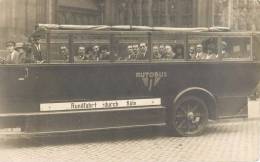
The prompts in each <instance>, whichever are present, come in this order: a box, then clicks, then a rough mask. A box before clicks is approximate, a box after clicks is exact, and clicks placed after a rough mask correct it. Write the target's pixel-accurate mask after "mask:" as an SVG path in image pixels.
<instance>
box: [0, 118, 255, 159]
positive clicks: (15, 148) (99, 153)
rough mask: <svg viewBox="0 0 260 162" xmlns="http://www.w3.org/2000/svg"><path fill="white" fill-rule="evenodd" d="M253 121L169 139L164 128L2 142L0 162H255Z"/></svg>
mask: <svg viewBox="0 0 260 162" xmlns="http://www.w3.org/2000/svg"><path fill="white" fill-rule="evenodd" d="M259 124H260V122H259V120H247V119H234V120H221V121H217V122H211V123H210V124H209V126H208V129H207V131H206V132H205V133H204V134H203V135H201V136H199V137H188V138H187V137H186V138H183V137H169V136H167V135H165V134H166V133H165V130H164V128H145V129H140V128H139V129H128V130H114V131H102V132H91V133H87V134H85V135H84V136H83V135H77V136H75V135H74V136H67V137H64V136H63V137H52V138H36V139H28V140H8V141H4V142H2V144H1V151H0V155H1V156H0V161H1V162H31V161H33V162H35V161H37V162H45V161H49V162H51V161H59V162H72V161H76V162H81V161H82V162H83V161H84V162H85V161H87V162H107V161H113V162H117V161H118V162H141V161H142V162H144V161H147V162H148V161H149V162H152V161H154V162H159V161H162V162H166V161H170V162H172V161H178V162H179V161H183V162H184V161H196V162H197V161H199V162H201V161H205V162H211V161H212V162H219V161H226V162H231V161H236V162H237V161H241V162H242V161H256V160H257V159H258V157H259V152H260V151H259V149H260V147H259V144H260V142H259V141H260V140H259V137H260V129H259Z"/></svg>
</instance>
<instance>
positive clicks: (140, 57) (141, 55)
mask: <svg viewBox="0 0 260 162" xmlns="http://www.w3.org/2000/svg"><path fill="white" fill-rule="evenodd" d="M139 47H140V50H139V54H138V55H137V59H138V60H143V59H145V57H146V52H147V46H146V44H145V43H140V46H139Z"/></svg>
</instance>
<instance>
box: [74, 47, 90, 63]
mask: <svg viewBox="0 0 260 162" xmlns="http://www.w3.org/2000/svg"><path fill="white" fill-rule="evenodd" d="M86 59H87V58H86V48H85V47H83V46H79V47H78V51H77V55H75V56H74V61H81V60H86Z"/></svg>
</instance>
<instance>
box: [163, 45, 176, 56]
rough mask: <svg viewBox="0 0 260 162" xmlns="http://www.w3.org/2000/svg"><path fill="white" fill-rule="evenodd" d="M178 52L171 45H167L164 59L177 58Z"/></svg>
mask: <svg viewBox="0 0 260 162" xmlns="http://www.w3.org/2000/svg"><path fill="white" fill-rule="evenodd" d="M175 56H176V54H175V53H174V52H173V51H172V47H171V46H170V45H166V46H165V55H164V57H163V58H164V59H173V58H175Z"/></svg>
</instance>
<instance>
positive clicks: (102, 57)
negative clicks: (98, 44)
mask: <svg viewBox="0 0 260 162" xmlns="http://www.w3.org/2000/svg"><path fill="white" fill-rule="evenodd" d="M100 60H110V52H109V51H108V50H107V49H106V48H103V49H101V52H100Z"/></svg>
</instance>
